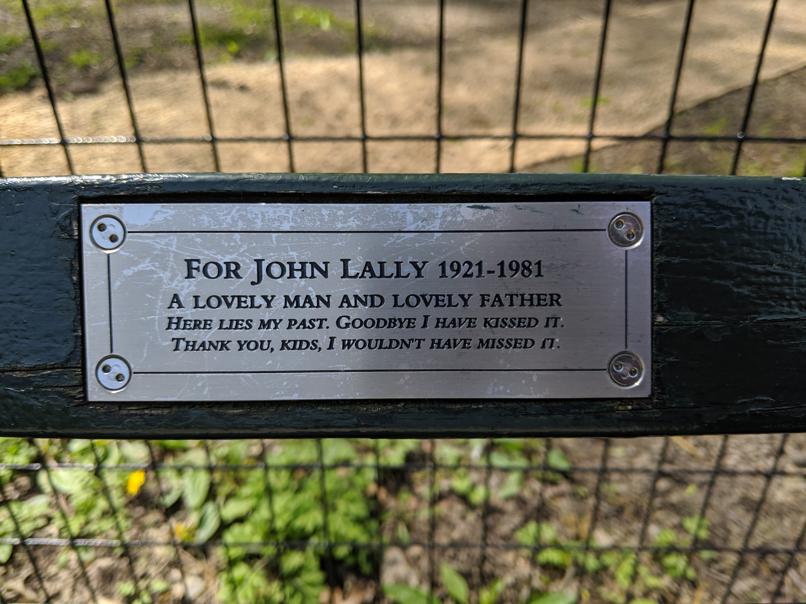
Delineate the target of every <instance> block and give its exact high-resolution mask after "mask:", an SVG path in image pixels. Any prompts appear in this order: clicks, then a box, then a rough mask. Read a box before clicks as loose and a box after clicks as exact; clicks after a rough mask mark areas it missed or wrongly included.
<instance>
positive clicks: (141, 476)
mask: <svg viewBox="0 0 806 604" xmlns="http://www.w3.org/2000/svg"><path fill="white" fill-rule="evenodd" d="M145 483H146V473H145V470H135V471H134V472H131V473H130V474H129V476H128V477H127V478H126V493H127V494H128V495H129V496H130V497H134V496H135V495H137V493H139V492H140V489H141V488H143V485H144V484H145Z"/></svg>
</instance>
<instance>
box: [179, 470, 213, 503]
mask: <svg viewBox="0 0 806 604" xmlns="http://www.w3.org/2000/svg"><path fill="white" fill-rule="evenodd" d="M209 490H210V473H209V472H208V471H207V470H190V471H189V472H185V475H184V476H182V498H183V499H184V500H185V505H186V506H188V507H189V508H192V509H198V508H200V507H201V506H202V504H203V503H204V500H205V499H207V493H208V491H209Z"/></svg>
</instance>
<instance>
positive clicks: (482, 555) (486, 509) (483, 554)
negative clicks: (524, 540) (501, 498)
mask: <svg viewBox="0 0 806 604" xmlns="http://www.w3.org/2000/svg"><path fill="white" fill-rule="evenodd" d="M494 446H495V441H494V440H493V439H492V438H488V439H487V441H486V443H485V447H484V479H483V483H482V484H483V485H484V501H483V503H482V508H481V540H480V541H481V551H480V552H479V567H478V572H477V577H478V582H477V583H476V584H477V585H478V588H479V590H481V588H482V587H483V586H484V585H485V584H486V583H487V570H486V567H487V548H488V545H489V543H488V541H489V532H490V528H489V522H490V513H491V511H492V504H491V502H490V498H491V496H492V495H491V484H492V474H493V462H492V454H493V447H494ZM476 597H477V599H479V600H480V599H481V594H480V593H477V594H476Z"/></svg>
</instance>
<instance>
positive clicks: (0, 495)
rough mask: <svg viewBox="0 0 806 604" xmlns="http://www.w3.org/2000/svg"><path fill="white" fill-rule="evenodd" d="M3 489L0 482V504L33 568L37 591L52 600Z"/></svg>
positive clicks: (4, 486)
mask: <svg viewBox="0 0 806 604" xmlns="http://www.w3.org/2000/svg"><path fill="white" fill-rule="evenodd" d="M5 489H6V485H5V484H3V483H2V482H0V504H2V506H3V507H4V508H5V510H6V513H7V514H8V517H9V519H10V520H11V524H12V525H13V526H14V534H15V536H16V538H17V539H18V540H19V543H20V546H21V547H22V551H23V552H25V557H26V558H27V559H28V563H29V564H30V565H31V570H33V573H34V577H36V582H37V586H38V587H39V591H40V592H41V593H42V595H43V596H44V598H45V599H44V601H45V602H51V601H52V600H53V596H51V595H50V592H49V591H48V588H47V582H46V581H45V577H44V575H43V574H42V569H40V568H39V563H38V562H37V560H36V556H34V553H33V552H32V551H31V548H30V547H29V545H28V542H27V541H26V540H25V534H24V533H23V530H22V526H21V525H20V521H19V519H18V518H17V514H16V513H15V512H14V509H13V507H12V506H11V502H10V501H9V500H8V498H6V491H5Z"/></svg>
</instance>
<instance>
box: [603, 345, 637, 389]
mask: <svg viewBox="0 0 806 604" xmlns="http://www.w3.org/2000/svg"><path fill="white" fill-rule="evenodd" d="M607 372H608V373H609V374H610V379H611V380H613V382H615V384H616V385H617V386H621V387H622V388H632V387H633V386H637V385H638V384H639V383H640V382H641V379H642V378H643V377H644V363H643V361H641V357H639V356H638V355H637V354H635V353H634V352H630V351H629V350H624V351H622V352H619V353H618V354H617V355H615V356H614V357H613V358H612V359H610V364H609V365H608V366H607Z"/></svg>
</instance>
